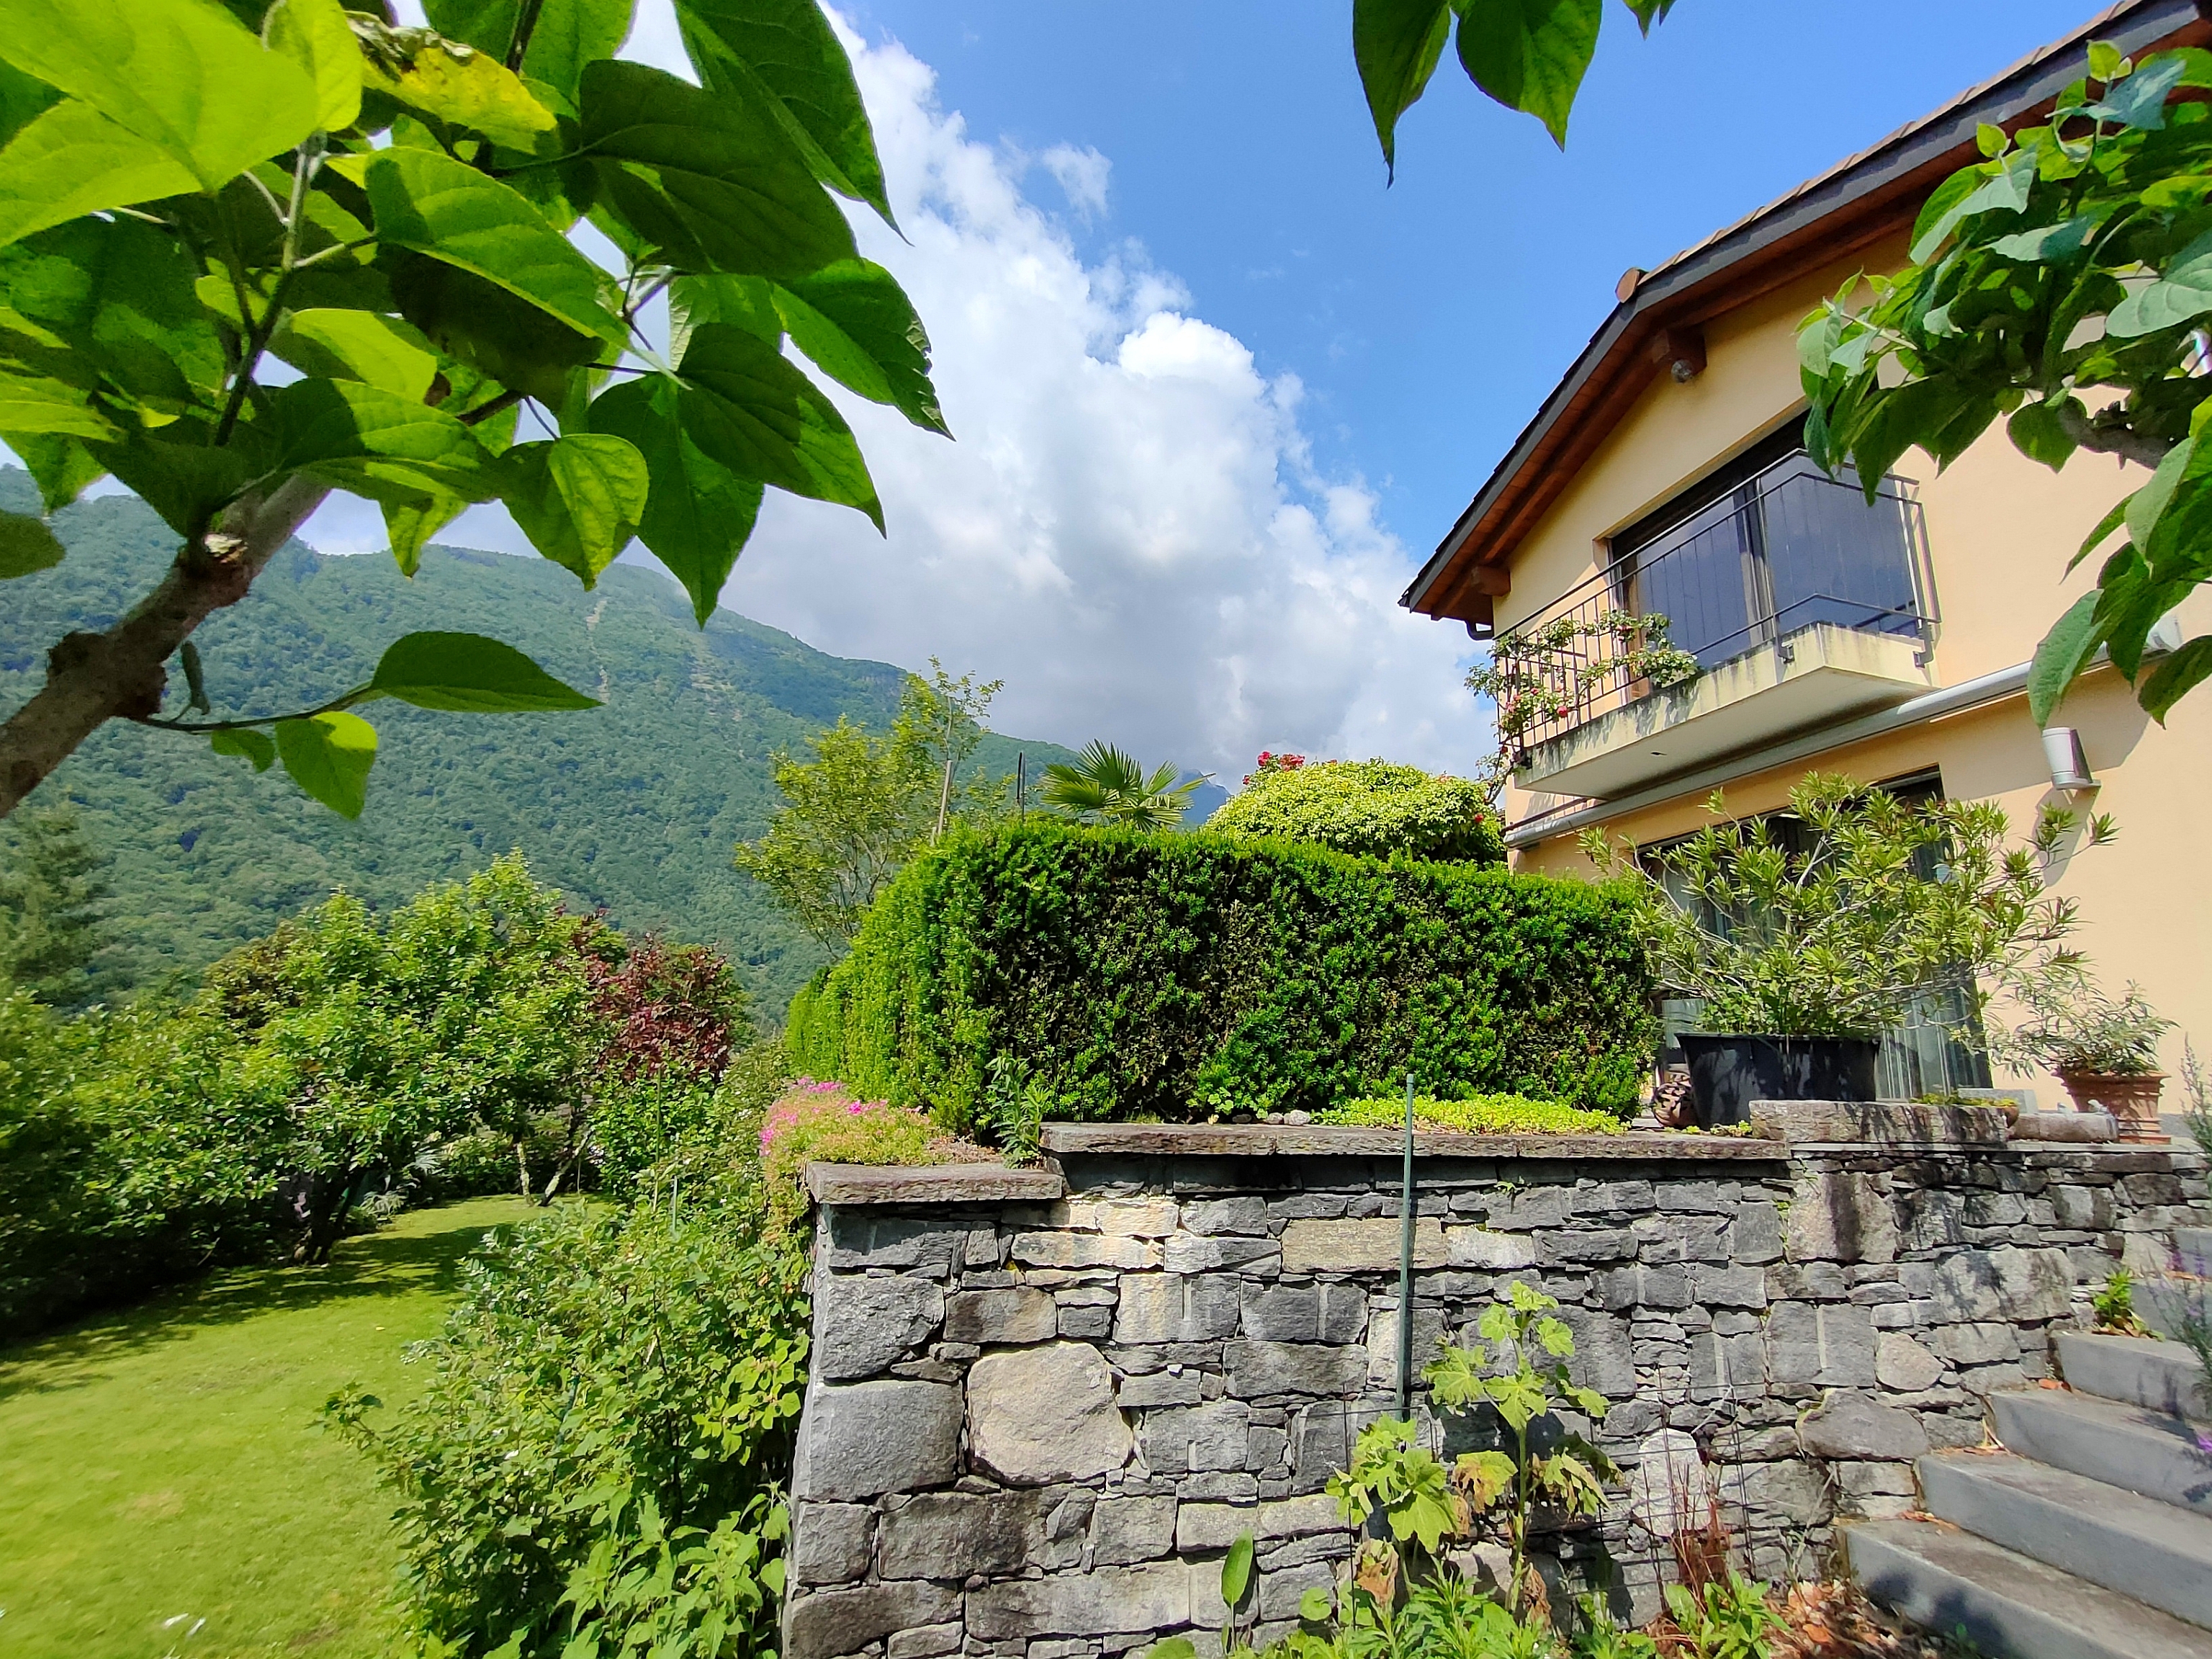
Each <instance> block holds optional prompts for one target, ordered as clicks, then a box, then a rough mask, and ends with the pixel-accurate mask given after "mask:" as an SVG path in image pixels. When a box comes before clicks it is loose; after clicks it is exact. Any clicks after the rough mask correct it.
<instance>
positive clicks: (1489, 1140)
mask: <svg viewBox="0 0 2212 1659" xmlns="http://www.w3.org/2000/svg"><path fill="white" fill-rule="evenodd" d="M1042 1145H1043V1146H1044V1150H1045V1151H1047V1152H1050V1153H1052V1154H1054V1156H1055V1157H1060V1158H1066V1157H1070V1156H1077V1157H1107V1158H1127V1157H1131V1156H1142V1157H1152V1156H1166V1157H1176V1156H1189V1157H1203V1158H1395V1157H1397V1156H1399V1154H1400V1153H1401V1152H1402V1151H1403V1149H1404V1146H1405V1133H1404V1131H1403V1130H1400V1129H1362V1128H1347V1127H1337V1126H1334V1125H1329V1124H1320V1123H1048V1124H1046V1125H1045V1126H1044V1133H1043V1137H1042ZM1413 1152H1414V1153H1415V1155H1416V1156H1418V1157H1426V1158H1554V1159H1556V1158H1593V1159H1602V1160H1604V1161H1606V1162H1607V1163H1620V1162H1623V1161H1629V1162H1647V1161H1654V1160H1661V1159H1674V1160H1680V1161H1683V1162H1686V1163H1693V1164H1717V1163H1750V1164H1779V1163H1782V1162H1784V1161H1786V1160H1787V1159H1788V1158H1789V1156H1790V1149H1789V1148H1788V1147H1787V1146H1784V1145H1783V1143H1781V1142H1780V1141H1778V1140H1754V1139H1749V1138H1738V1137H1736V1136H1733V1135H1698V1134H1679V1133H1677V1134H1668V1133H1651V1132H1649V1131H1639V1130H1629V1131H1627V1132H1626V1133H1621V1134H1616V1135H1477V1134H1462V1133H1447V1132H1443V1131H1420V1130H1416V1131H1415V1132H1414V1134H1413Z"/></svg>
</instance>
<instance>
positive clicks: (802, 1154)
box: [760, 1077, 948, 1229]
mask: <svg viewBox="0 0 2212 1659" xmlns="http://www.w3.org/2000/svg"><path fill="white" fill-rule="evenodd" d="M947 1155H948V1154H947V1150H946V1148H945V1146H944V1144H943V1143H942V1142H941V1141H940V1140H939V1137H938V1132H937V1130H936V1128H935V1127H934V1126H933V1125H932V1124H931V1122H930V1121H929V1119H928V1117H927V1115H924V1114H923V1113H921V1112H917V1111H915V1110H913V1109H910V1108H908V1107H905V1106H894V1105H892V1104H891V1103H890V1102H889V1101H887V1100H859V1099H855V1098H854V1095H853V1091H851V1090H849V1089H848V1088H847V1087H846V1086H845V1085H843V1084H842V1083H824V1082H817V1080H816V1079H813V1078H807V1077H802V1078H794V1079H792V1081H791V1082H789V1083H787V1085H784V1090H783V1092H782V1093H781V1095H779V1096H778V1097H776V1102H775V1105H773V1106H771V1107H770V1108H769V1110H768V1115H767V1116H765V1117H763V1119H762V1120H761V1129H760V1161H761V1174H762V1176H763V1178H764V1184H765V1185H766V1187H767V1189H768V1207H769V1222H770V1225H772V1226H773V1227H775V1228H777V1229H781V1228H785V1227H788V1226H789V1225H791V1224H792V1223H793V1222H795V1221H796V1220H798V1218H799V1217H800V1216H801V1215H803V1214H805V1211H806V1194H805V1188H804V1186H803V1185H802V1183H803V1182H804V1180H805V1174H806V1166H807V1165H808V1164H941V1163H944V1162H945V1159H946V1157H947Z"/></svg>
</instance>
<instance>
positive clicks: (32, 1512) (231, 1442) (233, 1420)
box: [0, 1198, 523, 1659]
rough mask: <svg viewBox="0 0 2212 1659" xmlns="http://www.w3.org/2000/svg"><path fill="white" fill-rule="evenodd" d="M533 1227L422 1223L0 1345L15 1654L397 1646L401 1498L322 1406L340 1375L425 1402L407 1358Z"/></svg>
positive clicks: (444, 1213)
mask: <svg viewBox="0 0 2212 1659" xmlns="http://www.w3.org/2000/svg"><path fill="white" fill-rule="evenodd" d="M522 1213H523V1209H522V1205H521V1202H520V1200H516V1199H511V1198H510V1199H478V1200H471V1201H469V1202H466V1203H461V1204H452V1205H447V1206H442V1207H441V1208H437V1209H431V1210H422V1211H419V1212H415V1213H413V1214H410V1215H406V1216H404V1217H402V1218H400V1219H399V1220H398V1221H397V1222H396V1223H394V1224H393V1225H392V1226H390V1227H389V1228H387V1229H386V1230H385V1231H382V1232H380V1233H378V1234H376V1235H374V1237H363V1238H356V1239H350V1240H348V1241H347V1242H346V1243H344V1244H342V1245H341V1246H339V1248H338V1249H337V1255H336V1259H335V1260H334V1261H332V1262H331V1265H330V1266H329V1267H320V1268H314V1267H308V1268H294V1269H276V1268H252V1269H245V1270H240V1271H236V1272H231V1273H220V1274H217V1275H215V1276H213V1277H211V1278H210V1279H204V1280H202V1281H201V1282H199V1283H197V1284H196V1285H191V1286H189V1287H187V1288H185V1289H183V1290H180V1291H173V1292H171V1293H169V1294H167V1295H164V1296H161V1297H156V1298H155V1300H153V1301H151V1302H149V1303H146V1304H143V1305H141V1306H139V1307H137V1308H133V1309H131V1310H128V1311H127V1312H123V1313H118V1314H112V1315H104V1316H99V1317H96V1318H94V1319H90V1320H87V1321H86V1322H83V1323H82V1324H80V1325H78V1326H76V1327H74V1328H70V1329H69V1330H66V1331H64V1332H62V1333H60V1334H56V1335H53V1336H50V1337H46V1338H44V1339H41V1340H38V1341H35V1342H30V1343H27V1344H24V1345H22V1346H17V1347H12V1348H6V1349H0V1609H4V1612H0V1656H6V1659H49V1656H52V1659H63V1656H67V1659H161V1656H164V1655H167V1654H170V1653H172V1652H173V1653H175V1654H177V1655H179V1656H181V1659H236V1656H246V1655H252V1656H264V1655H271V1656H273V1655H287V1656H290V1655H307V1656H313V1659H355V1656H360V1659H372V1656H381V1655H384V1654H386V1653H387V1652H389V1651H390V1644H391V1640H392V1629H393V1626H392V1613H391V1612H390V1608H389V1595H390V1591H391V1588H392V1577H393V1571H394V1567H395V1564H396V1562H397V1560H398V1554H397V1551H396V1549H395V1547H394V1543H393V1541H392V1535H391V1530H390V1528H389V1525H388V1522H387V1517H388V1516H389V1515H390V1513H391V1510H392V1497H391V1494H390V1493H389V1492H386V1491H384V1490H382V1489H381V1488H380V1487H379V1486H378V1485H377V1483H376V1480H375V1477H374V1474H372V1473H371V1471H370V1469H369V1468H368V1465H367V1463H366V1462H363V1461H362V1457H361V1456H360V1455H359V1454H358V1453H357V1452H356V1451H355V1450H354V1449H352V1448H351V1447H349V1446H348V1445H346V1444H345V1443H343V1442H342V1441H340V1440H339V1439H337V1437H335V1436H332V1435H329V1434H325V1433H324V1432H323V1431H321V1430H320V1429H319V1428H318V1427H317V1426H316V1413H317V1411H318V1408H319V1407H320V1406H321V1405H322V1403H323V1401H325V1399H327V1398H328V1397H329V1395H330V1394H331V1390H333V1389H336V1388H337V1387H338V1386H339V1385H340V1384H342V1383H348V1382H359V1383H363V1384H364V1385H366V1386H367V1387H368V1389H370V1390H371V1391H372V1392H373V1393H374V1394H377V1395H380V1396H381V1397H382V1398H383V1399H385V1400H386V1401H397V1400H398V1399H401V1398H404V1396H405V1395H407V1394H409V1393H410V1391H411V1390H412V1389H414V1388H415V1387H416V1386H417V1384H418V1381H419V1376H418V1373H416V1371H415V1370H411V1369H410V1367H408V1366H406V1365H404V1364H402V1363H401V1361H400V1357H399V1351H400V1348H401V1346H402V1345H403V1344H404V1343H407V1342H410V1341H413V1340H416V1339H417V1338H420V1337H425V1336H430V1335H434V1334H435V1333H436V1332H437V1329H438V1328H439V1324H440V1322H441V1319H442V1318H443V1316H444V1311H445V1308H446V1304H447V1301H448V1300H449V1298H450V1297H451V1295H452V1293H453V1287H454V1282H455V1269H456V1266H457V1264H458V1263H459V1261H460V1259H461V1257H462V1256H464V1255H466V1254H467V1253H468V1251H469V1250H470V1249H472V1248H473V1247H474V1246H475V1244H476V1243H477V1240H478V1239H479V1238H480V1237H482V1236H483V1233H484V1231H485V1230H486V1229H488V1228H490V1227H495V1226H497V1225H501V1224H502V1223H507V1222H511V1221H513V1220H515V1219H516V1218H519V1217H520V1215H521V1214H522ZM173 1618H180V1622H179V1623H176V1624H174V1625H173V1626H167V1627H166V1628H165V1623H166V1621H167V1620H171V1619H173ZM202 1619H204V1620H206V1621H207V1622H206V1624H205V1625H204V1626H203V1627H202V1628H200V1629H199V1630H198V1632H197V1634H191V1635H190V1636H189V1638H188V1639H187V1633H188V1632H191V1626H192V1625H193V1622H194V1621H195V1620H202Z"/></svg>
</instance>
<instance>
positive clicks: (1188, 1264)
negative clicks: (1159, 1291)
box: [1163, 1233, 1282, 1273]
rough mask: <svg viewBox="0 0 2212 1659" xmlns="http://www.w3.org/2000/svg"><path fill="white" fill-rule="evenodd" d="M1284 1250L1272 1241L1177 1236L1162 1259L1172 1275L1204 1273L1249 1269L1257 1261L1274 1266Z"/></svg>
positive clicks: (1170, 1241)
mask: <svg viewBox="0 0 2212 1659" xmlns="http://www.w3.org/2000/svg"><path fill="white" fill-rule="evenodd" d="M1281 1250H1282V1247H1281V1246H1280V1245H1279V1244H1278V1243H1275V1241H1274V1240H1273V1239H1272V1238H1240V1237H1236V1236H1234V1235H1230V1234H1225V1235H1223V1236H1222V1237H1206V1235H1203V1234H1200V1233H1176V1235H1174V1237H1170V1239H1168V1241H1167V1243H1166V1247H1165V1255H1164V1258H1163V1259H1164V1265H1165V1267H1167V1270H1168V1271H1169V1272H1170V1273H1213V1272H1216V1271H1218V1269H1220V1268H1223V1267H1249V1266H1250V1265H1251V1264H1252V1263H1254V1262H1257V1261H1267V1262H1273V1261H1274V1259H1275V1258H1276V1257H1277V1256H1278V1255H1279V1254H1280V1253H1281Z"/></svg>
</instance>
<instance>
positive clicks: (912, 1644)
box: [884, 1620, 967, 1659]
mask: <svg viewBox="0 0 2212 1659" xmlns="http://www.w3.org/2000/svg"><path fill="white" fill-rule="evenodd" d="M966 1634H967V1632H966V1631H965V1630H964V1629H963V1627H962V1626H961V1625H960V1623H959V1621H958V1620H954V1621H953V1622H952V1623H951V1624H948V1625H924V1626H922V1627H921V1629H919V1630H902V1631H898V1632H895V1633H894V1634H893V1635H892V1636H891V1638H890V1640H889V1641H888V1642H886V1643H884V1659H937V1656H938V1655H939V1654H943V1653H957V1652H958V1651H959V1650H960V1643H961V1640H962V1638H963V1637H964V1636H965V1635H966Z"/></svg>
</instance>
